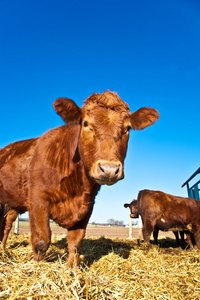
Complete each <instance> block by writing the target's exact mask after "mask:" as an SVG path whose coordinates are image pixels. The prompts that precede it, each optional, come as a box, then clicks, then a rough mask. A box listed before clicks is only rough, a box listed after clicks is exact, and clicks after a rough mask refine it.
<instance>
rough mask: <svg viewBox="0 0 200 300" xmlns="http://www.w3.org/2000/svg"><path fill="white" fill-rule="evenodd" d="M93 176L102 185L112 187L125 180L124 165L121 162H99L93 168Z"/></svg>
mask: <svg viewBox="0 0 200 300" xmlns="http://www.w3.org/2000/svg"><path fill="white" fill-rule="evenodd" d="M91 176H92V177H93V178H94V179H95V180H96V182H97V183H99V184H101V185H102V184H107V185H112V184H114V183H116V182H117V181H119V180H121V179H123V178H124V172H123V165H122V163H121V162H120V161H105V160H98V161H97V162H95V163H94V165H93V167H92V171H91Z"/></svg>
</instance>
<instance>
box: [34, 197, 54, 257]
mask: <svg viewBox="0 0 200 300" xmlns="http://www.w3.org/2000/svg"><path fill="white" fill-rule="evenodd" d="M31 204H32V205H31V207H30V211H29V222H30V229H31V243H32V249H33V257H34V260H36V261H40V260H42V259H43V258H44V257H45V254H46V251H47V249H48V248H49V245H50V242H51V229H50V224H49V219H50V216H49V207H48V204H47V203H46V202H43V201H40V203H36V202H34V206H33V202H32V203H31Z"/></svg>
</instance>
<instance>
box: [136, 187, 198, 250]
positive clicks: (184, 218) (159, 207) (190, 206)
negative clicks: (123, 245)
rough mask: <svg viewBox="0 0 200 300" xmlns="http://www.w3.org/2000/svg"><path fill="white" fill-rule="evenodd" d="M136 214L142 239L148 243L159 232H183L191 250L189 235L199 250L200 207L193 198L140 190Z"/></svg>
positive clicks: (155, 237)
mask: <svg viewBox="0 0 200 300" xmlns="http://www.w3.org/2000/svg"><path fill="white" fill-rule="evenodd" d="M137 199H138V213H139V214H140V215H141V218H142V222H143V228H142V231H143V238H144V241H145V242H149V240H150V235H151V233H152V232H153V233H154V239H155V241H156V243H157V236H158V231H159V230H163V231H165V230H171V231H173V232H176V231H183V232H185V233H186V237H187V241H188V243H189V245H190V247H191V248H192V247H193V245H192V241H191V233H193V235H194V240H195V242H196V244H197V247H198V248H199V249H200V206H199V203H198V201H196V200H195V199H194V198H184V197H177V196H173V195H169V194H166V193H164V192H161V191H151V190H142V191H140V192H139V195H138V198H137Z"/></svg>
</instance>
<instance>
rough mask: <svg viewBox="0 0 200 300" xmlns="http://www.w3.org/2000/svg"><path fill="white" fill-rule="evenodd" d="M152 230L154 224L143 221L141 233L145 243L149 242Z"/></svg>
mask: <svg viewBox="0 0 200 300" xmlns="http://www.w3.org/2000/svg"><path fill="white" fill-rule="evenodd" d="M153 230H154V226H153V225H152V224H151V222H145V223H144V225H143V228H142V233H143V239H144V242H145V243H149V241H150V236H151V233H152V232H153Z"/></svg>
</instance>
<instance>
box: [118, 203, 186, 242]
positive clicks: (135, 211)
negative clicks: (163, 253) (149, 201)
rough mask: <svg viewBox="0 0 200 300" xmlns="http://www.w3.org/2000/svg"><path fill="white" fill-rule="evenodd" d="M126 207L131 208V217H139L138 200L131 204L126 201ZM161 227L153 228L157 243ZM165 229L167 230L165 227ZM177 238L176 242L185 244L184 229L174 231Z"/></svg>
mask: <svg viewBox="0 0 200 300" xmlns="http://www.w3.org/2000/svg"><path fill="white" fill-rule="evenodd" d="M124 207H125V208H129V209H130V217H131V218H138V217H139V215H138V200H133V201H132V202H131V203H130V204H128V203H125V204H124ZM159 230H160V228H158V227H157V226H155V227H154V230H153V237H154V241H155V244H158V232H159ZM165 231H167V230H166V229H165ZM173 233H174V235H175V238H176V242H177V244H178V245H181V246H184V232H183V231H180V232H178V231H173ZM179 233H180V237H181V241H180V239H179Z"/></svg>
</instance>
